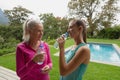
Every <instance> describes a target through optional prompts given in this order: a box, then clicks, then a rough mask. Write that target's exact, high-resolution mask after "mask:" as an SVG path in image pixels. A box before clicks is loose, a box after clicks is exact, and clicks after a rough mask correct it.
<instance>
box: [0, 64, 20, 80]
mask: <svg viewBox="0 0 120 80" xmlns="http://www.w3.org/2000/svg"><path fill="white" fill-rule="evenodd" d="M0 80H19V78H18V77H17V75H16V72H14V71H12V70H9V69H7V68H4V67H2V66H0Z"/></svg>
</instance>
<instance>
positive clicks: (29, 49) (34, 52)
mask: <svg viewBox="0 0 120 80" xmlns="http://www.w3.org/2000/svg"><path fill="white" fill-rule="evenodd" d="M43 31H44V28H43V25H42V23H40V20H37V19H28V20H26V21H25V23H24V25H23V42H21V43H19V44H18V45H17V48H16V72H17V75H18V76H19V77H20V80H50V77H49V71H50V70H51V68H52V60H51V57H50V50H49V46H48V44H47V43H46V42H44V41H42V36H43ZM38 53H39V54H38ZM43 53H44V54H43Z"/></svg>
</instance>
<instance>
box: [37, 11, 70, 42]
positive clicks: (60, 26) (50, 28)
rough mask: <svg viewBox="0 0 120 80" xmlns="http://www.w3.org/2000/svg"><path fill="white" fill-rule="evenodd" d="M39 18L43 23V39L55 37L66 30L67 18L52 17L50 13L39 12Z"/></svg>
mask: <svg viewBox="0 0 120 80" xmlns="http://www.w3.org/2000/svg"><path fill="white" fill-rule="evenodd" d="M39 17H40V20H41V21H42V22H43V25H44V36H43V38H44V39H46V40H47V39H49V38H50V39H56V38H57V37H58V36H60V35H61V34H63V33H65V32H66V30H67V25H68V20H67V18H61V17H54V16H53V14H52V13H48V14H40V15H39Z"/></svg>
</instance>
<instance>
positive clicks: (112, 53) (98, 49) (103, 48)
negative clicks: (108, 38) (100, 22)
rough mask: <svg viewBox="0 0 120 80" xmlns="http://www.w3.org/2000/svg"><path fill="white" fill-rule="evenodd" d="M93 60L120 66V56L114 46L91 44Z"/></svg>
mask: <svg viewBox="0 0 120 80" xmlns="http://www.w3.org/2000/svg"><path fill="white" fill-rule="evenodd" d="M88 47H89V48H90V51H91V60H93V61H101V62H108V63H118V64H120V54H119V53H118V52H117V51H116V49H115V48H114V47H113V45H112V44H97V43H89V44H88Z"/></svg>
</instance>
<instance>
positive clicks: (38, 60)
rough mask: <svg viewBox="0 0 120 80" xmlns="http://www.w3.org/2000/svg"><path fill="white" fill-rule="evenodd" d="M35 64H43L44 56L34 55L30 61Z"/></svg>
mask: <svg viewBox="0 0 120 80" xmlns="http://www.w3.org/2000/svg"><path fill="white" fill-rule="evenodd" d="M32 60H33V61H34V62H35V63H38V62H43V61H44V54H35V56H34V57H33V59H32Z"/></svg>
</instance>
